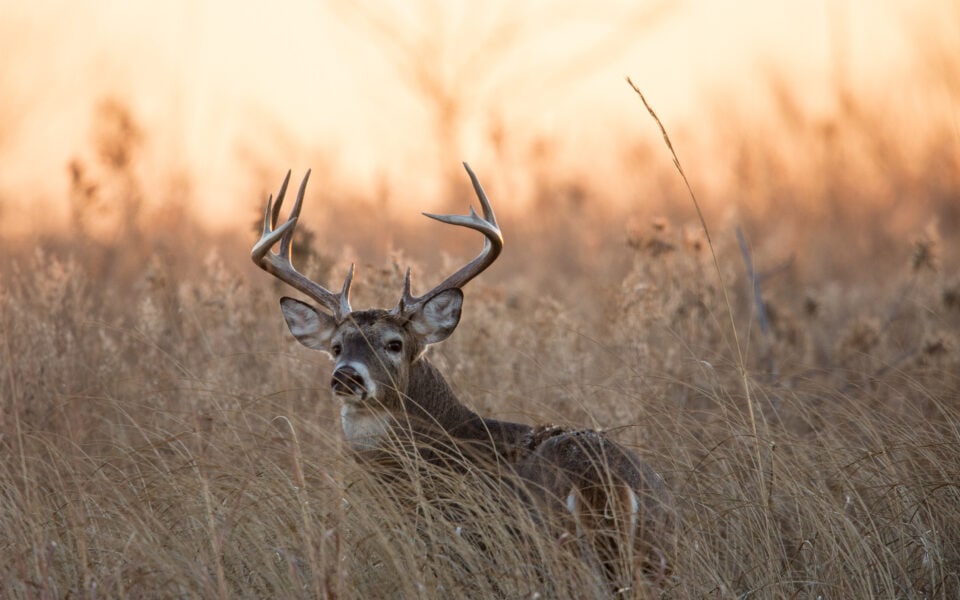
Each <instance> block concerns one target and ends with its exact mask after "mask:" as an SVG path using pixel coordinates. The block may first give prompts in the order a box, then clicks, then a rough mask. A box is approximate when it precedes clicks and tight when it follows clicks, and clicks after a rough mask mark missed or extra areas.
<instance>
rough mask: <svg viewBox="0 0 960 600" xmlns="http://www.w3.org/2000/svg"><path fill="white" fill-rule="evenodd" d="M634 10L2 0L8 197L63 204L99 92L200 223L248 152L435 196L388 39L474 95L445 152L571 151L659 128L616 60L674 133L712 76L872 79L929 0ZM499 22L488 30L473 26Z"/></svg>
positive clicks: (698, 4)
mask: <svg viewBox="0 0 960 600" xmlns="http://www.w3.org/2000/svg"><path fill="white" fill-rule="evenodd" d="M637 4H638V3H637V2H631V1H626V0H624V1H617V0H607V1H606V2H602V3H594V4H593V5H591V7H590V8H589V10H587V9H581V8H577V6H578V3H574V2H571V3H558V2H550V3H548V2H533V3H522V4H518V3H507V2H503V3H493V2H490V3H476V2H426V1H424V2H414V3H408V2H400V1H396V2H386V3H380V4H378V5H377V6H378V7H379V8H378V10H377V11H375V13H374V14H377V15H380V16H385V17H388V18H387V19H386V20H385V23H386V24H387V26H388V27H395V28H396V29H395V31H394V32H393V33H391V34H388V35H387V36H385V37H380V38H377V37H375V36H374V35H372V33H371V32H372V31H374V30H375V29H376V28H375V27H374V26H372V25H370V23H369V22H363V21H362V20H361V19H360V18H357V17H356V15H355V14H354V15H353V17H351V14H353V13H351V12H350V11H349V10H346V9H343V8H340V9H337V8H336V6H335V5H336V3H335V2H304V1H290V2H278V3H270V4H269V7H268V4H267V3H252V2H233V1H230V2H228V1H224V0H206V1H202V0H177V1H172V2H163V3H160V2H149V3H148V2H130V1H129V0H99V1H97V2H89V3H76V2H54V1H49V0H47V1H32V2H24V1H23V0H0V11H2V14H3V15H4V17H3V22H2V23H0V57H2V58H0V61H3V64H2V68H0V73H2V74H0V86H2V88H3V98H4V100H3V107H4V110H3V111H2V113H0V128H2V129H0V131H2V133H0V158H2V160H3V164H4V168H3V170H2V171H0V190H2V191H3V192H4V195H5V196H7V200H6V202H7V204H8V206H10V204H11V203H12V202H19V203H29V202H32V200H33V199H35V198H37V197H40V198H44V199H46V200H50V201H55V199H56V198H62V197H63V196H64V195H65V190H66V188H67V183H66V168H65V165H66V163H67V161H68V160H69V158H70V157H71V156H73V155H75V154H76V153H77V152H78V151H81V150H83V149H84V148H86V147H87V139H88V136H89V132H90V121H91V114H92V107H93V106H95V105H96V103H97V102H98V101H99V100H101V99H103V98H105V97H113V98H117V99H120V100H122V101H124V102H126V103H128V104H129V106H130V107H131V109H132V111H133V114H134V115H135V117H136V118H137V119H138V120H139V121H140V123H141V125H142V126H143V128H144V129H145V131H146V132H147V140H148V143H147V146H146V150H145V156H144V160H145V161H146V164H147V165H148V166H149V167H148V169H146V170H147V171H148V173H153V174H154V175H156V176H157V177H164V176H167V175H168V174H169V172H170V170H171V169H177V168H181V169H186V170H188V171H189V172H190V173H191V174H192V175H193V176H194V177H195V181H196V188H195V189H196V191H197V192H198V197H200V198H203V209H204V210H203V211H201V214H204V215H206V216H207V217H208V218H213V215H215V214H217V213H218V212H220V211H223V210H224V209H227V210H228V211H229V209H230V208H231V207H232V206H236V207H237V210H236V211H233V212H242V216H243V218H244V219H245V220H246V218H247V216H248V215H247V213H246V211H247V208H248V207H249V206H250V204H251V199H250V198H249V197H248V195H249V193H250V191H249V190H250V185H251V183H252V181H251V179H250V178H249V177H246V175H245V173H244V171H243V169H244V168H245V167H248V166H249V163H246V164H245V163H244V160H245V159H244V158H243V157H244V156H248V157H249V156H250V155H251V154H252V155H253V156H254V157H255V158H256V159H257V160H259V161H262V164H266V165H268V166H272V165H277V181H278V182H279V180H280V178H281V177H282V173H283V169H285V168H286V167H288V166H289V167H292V168H294V169H295V170H302V169H305V168H307V167H310V166H317V165H315V164H309V163H310V162H311V160H314V161H315V160H316V159H317V158H316V157H317V156H318V153H324V154H326V155H328V156H329V157H330V159H331V160H333V161H334V162H333V165H334V167H335V168H336V170H337V172H338V173H340V174H343V175H344V176H348V177H351V178H354V179H356V180H357V181H359V182H362V185H363V186H367V187H369V186H372V185H373V183H372V181H373V180H374V179H375V178H376V177H379V176H384V177H387V178H388V180H389V181H390V182H391V183H403V184H404V185H407V186H410V187H409V189H410V191H411V193H419V192H423V193H429V191H430V190H432V189H433V186H434V185H435V184H436V180H437V179H438V173H437V171H436V165H437V161H436V160H435V159H436V155H435V152H436V151H435V149H433V148H432V147H430V146H428V145H425V144H424V143H423V140H425V139H426V140H432V139H434V136H433V133H432V130H431V121H430V120H429V116H430V113H429V110H428V109H427V108H425V105H424V102H423V101H422V99H421V98H419V97H418V96H417V95H416V94H414V93H411V87H410V86H409V85H408V82H409V80H404V79H403V78H402V77H400V76H398V75H397V64H398V63H397V62H396V61H391V59H390V58H389V57H390V56H393V57H397V56H402V52H398V51H397V50H392V51H391V50H388V44H389V43H390V40H396V39H397V38H399V39H401V40H402V41H412V42H416V43H420V42H422V41H423V40H426V41H427V43H430V44H432V45H431V46H429V47H426V48H427V49H425V50H421V51H419V52H420V55H423V56H427V57H429V59H430V61H432V64H433V65H434V66H435V68H434V69H433V71H434V72H437V70H438V69H441V70H444V72H446V73H447V74H448V75H447V77H446V79H444V80H445V81H449V82H454V83H452V84H451V85H452V86H453V87H454V88H456V89H459V90H461V96H462V97H463V98H468V99H469V102H468V103H467V104H466V105H465V107H464V112H463V119H462V123H463V124H464V126H463V137H462V146H461V147H462V154H463V156H452V157H449V161H450V162H451V164H454V165H458V164H459V161H460V160H469V161H471V162H473V163H474V164H483V162H484V161H485V160H488V159H489V158H490V156H491V152H492V150H491V148H490V145H491V144H490V142H489V140H488V138H487V137H486V136H485V132H487V131H489V124H490V119H491V118H492V117H494V116H495V117H496V118H497V119H499V120H500V121H501V122H502V123H503V124H504V125H505V127H506V128H507V131H510V132H515V133H513V135H516V136H518V139H526V138H529V137H531V136H533V135H536V134H538V133H539V134H545V135H551V136H553V137H555V138H557V139H559V140H563V141H564V142H565V143H566V144H568V145H569V147H572V148H577V149H578V151H580V152H584V151H588V152H589V151H591V150H592V149H602V148H609V147H611V146H612V145H615V144H618V143H620V142H621V141H622V140H623V139H624V138H625V137H626V136H634V137H635V136H640V135H646V136H656V133H655V132H654V131H653V130H652V128H651V124H650V123H649V120H648V118H647V117H646V115H645V113H644V112H643V111H642V110H641V108H640V106H639V105H638V103H637V99H636V97H635V96H634V95H633V93H632V92H631V91H630V90H629V88H628V87H627V86H626V84H625V83H624V81H623V79H624V77H625V76H627V75H629V76H631V77H632V78H633V80H634V81H635V82H637V83H638V84H639V85H640V86H641V88H642V89H643V90H644V93H645V95H646V96H647V98H648V99H649V100H650V101H651V102H652V103H653V105H654V106H655V108H656V109H657V110H658V112H659V113H660V116H661V117H662V118H663V119H664V121H665V123H666V124H667V126H668V127H675V128H676V127H682V126H683V125H684V124H687V123H690V122H691V120H694V119H696V118H698V115H708V114H709V115H710V116H714V117H715V115H716V113H715V109H716V105H715V98H714V96H713V94H714V93H715V92H716V91H717V90H721V91H722V92H723V94H725V95H726V96H727V97H728V98H733V99H734V100H735V102H736V103H737V104H740V105H745V106H748V105H749V103H750V99H751V97H753V96H755V95H757V93H758V91H760V90H761V89H762V86H764V85H766V84H767V83H768V77H767V75H765V73H769V72H771V71H772V72H776V73H777V74H778V75H779V76H781V77H785V78H786V79H787V80H789V81H791V82H796V83H797V84H798V88H799V89H803V90H804V96H805V97H804V100H805V101H807V102H809V103H810V105H811V106H814V107H816V106H818V104H821V103H828V102H829V101H830V100H829V99H830V98H831V96H830V95H829V93H828V90H829V89H830V87H831V85H832V84H833V82H834V81H835V80H836V77H837V76H838V74H841V75H842V76H844V77H845V78H847V79H849V80H852V81H853V82H854V83H856V84H859V83H860V82H862V83H863V84H864V85H866V86H869V85H871V82H874V83H873V85H876V86H877V89H882V86H881V85H880V83H878V82H883V81H884V77H885V76H886V75H889V74H890V73H896V72H897V70H898V69H903V68H905V66H906V65H907V64H908V63H909V62H910V60H911V59H913V58H914V57H912V56H911V45H912V43H913V41H914V40H915V39H916V36H917V35H918V31H920V30H921V29H922V27H923V26H924V23H927V22H928V21H929V20H930V19H931V18H935V17H931V15H936V13H937V10H940V3H938V2H935V1H933V0H931V1H928V2H919V1H910V0H885V1H882V2H875V1H868V0H846V1H844V0H822V1H821V2H809V1H804V0H782V1H780V2H770V1H768V0H738V1H734V0H713V1H711V0H700V1H687V2H672V3H671V2H667V3H664V4H663V5H662V6H661V5H657V4H656V3H653V2H650V3H648V6H649V7H650V8H649V9H637V8H636V6H635V5H637ZM410 6H413V7H414V8H409V7H410ZM516 6H522V7H523V8H522V9H518V8H516ZM657 6H661V8H656V7H657ZM946 14H947V15H949V14H953V15H954V16H955V15H956V11H953V12H952V13H951V12H950V11H946ZM492 34H497V37H498V42H497V43H492V42H489V41H488V42H484V41H483V39H484V38H485V37H489V36H490V35H492ZM474 53H476V54H478V55H479V56H480V57H481V58H480V59H478V60H477V62H475V63H470V64H471V65H474V66H475V68H472V69H471V71H470V72H463V71H464V67H463V66H462V65H463V64H465V60H464V57H465V56H468V55H470V54H474ZM457 86H459V87H457ZM414 173H415V174H416V176H412V175H411V174H414ZM148 183H149V182H148ZM314 185H317V184H316V183H315V184H314ZM25 190H30V191H29V192H25ZM241 209H242V211H241ZM25 214H27V215H30V217H29V218H37V215H36V214H35V213H31V212H30V211H29V210H27V211H26V213H25ZM7 219H8V218H7V217H5V218H4V220H7ZM8 222H9V221H8Z"/></svg>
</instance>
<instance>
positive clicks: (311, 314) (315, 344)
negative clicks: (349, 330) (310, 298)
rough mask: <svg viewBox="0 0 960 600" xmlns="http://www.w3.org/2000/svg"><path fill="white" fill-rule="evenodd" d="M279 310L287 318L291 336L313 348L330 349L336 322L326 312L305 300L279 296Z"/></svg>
mask: <svg viewBox="0 0 960 600" xmlns="http://www.w3.org/2000/svg"><path fill="white" fill-rule="evenodd" d="M280 310H281V311H283V317H284V318H285V319H286V320H287V327H289V328H290V333H292V334H293V337H295V338H297V340H298V341H299V342H300V343H301V344H303V345H304V346H306V347H307V348H313V349H314V350H323V351H325V352H327V351H329V349H330V340H331V339H332V338H333V333H334V332H335V331H336V330H337V322H336V321H335V320H334V319H333V317H331V316H330V315H328V314H327V313H324V312H320V311H319V310H317V309H316V308H314V307H313V306H310V305H309V304H307V303H306V302H301V301H299V300H294V299H293V298H286V297H284V298H281V299H280Z"/></svg>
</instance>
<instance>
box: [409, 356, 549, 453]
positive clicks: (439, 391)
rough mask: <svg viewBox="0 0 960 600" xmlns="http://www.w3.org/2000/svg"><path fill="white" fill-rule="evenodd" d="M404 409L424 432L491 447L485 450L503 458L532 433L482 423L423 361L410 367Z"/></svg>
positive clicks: (517, 425)
mask: <svg viewBox="0 0 960 600" xmlns="http://www.w3.org/2000/svg"><path fill="white" fill-rule="evenodd" d="M405 409H406V412H407V414H408V415H410V416H411V417H415V422H418V423H422V424H423V426H424V427H426V428H430V429H436V428H439V429H441V430H442V431H443V432H444V434H445V435H448V436H450V437H452V438H454V439H457V440H462V441H465V442H471V443H474V444H476V445H482V446H487V447H489V446H492V448H489V449H491V450H493V451H494V452H496V453H497V454H499V455H502V456H504V457H507V456H511V455H513V454H514V453H515V448H516V447H517V446H518V445H520V444H521V443H523V440H524V439H525V436H527V435H529V433H530V431H531V430H532V428H531V427H530V426H529V425H522V424H520V423H511V422H508V421H499V420H497V419H485V418H483V417H481V416H480V415H478V414H477V413H475V412H473V411H472V410H470V409H469V408H467V407H466V406H465V405H464V404H463V403H462V402H460V400H459V399H458V398H457V396H456V394H455V393H454V391H453V388H451V387H450V384H448V383H447V381H446V379H444V377H443V375H442V374H441V373H440V371H439V370H438V369H437V368H436V367H434V366H433V365H432V364H431V363H430V361H429V360H428V359H427V358H426V357H424V358H421V359H420V360H419V361H417V362H416V363H415V364H414V365H412V367H411V371H410V380H409V385H408V386H407V399H406V402H405Z"/></svg>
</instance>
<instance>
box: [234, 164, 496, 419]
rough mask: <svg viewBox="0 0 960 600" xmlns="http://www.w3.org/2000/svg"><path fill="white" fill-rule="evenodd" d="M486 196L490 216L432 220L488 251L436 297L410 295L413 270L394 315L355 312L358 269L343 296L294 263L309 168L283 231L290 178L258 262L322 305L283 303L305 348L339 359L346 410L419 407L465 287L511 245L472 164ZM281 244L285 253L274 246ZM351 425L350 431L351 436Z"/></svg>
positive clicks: (335, 385) (336, 375)
mask: <svg viewBox="0 0 960 600" xmlns="http://www.w3.org/2000/svg"><path fill="white" fill-rule="evenodd" d="M464 167H466V170H467V173H468V174H469V175H470V179H471V181H472V182H473V188H474V190H475V191H476V193H477V196H478V197H479V199H480V205H481V207H482V212H483V217H482V218H481V217H480V216H479V215H477V213H476V212H474V210H473V208H472V207H471V208H470V214H469V215H434V214H429V213H424V214H425V215H426V216H428V217H430V218H432V219H436V220H438V221H441V222H443V223H448V224H451V225H458V226H461V227H466V228H469V229H474V230H476V231H479V232H480V233H482V234H483V236H484V245H483V249H482V250H481V252H480V254H479V255H478V256H477V257H476V258H474V259H473V260H472V261H471V262H469V263H468V264H466V265H465V266H463V267H462V268H461V269H459V270H458V271H456V272H455V273H453V274H452V275H450V276H449V277H447V278H446V279H444V280H443V281H442V282H441V283H440V284H439V285H437V286H436V287H435V288H433V289H431V290H430V291H429V292H427V293H425V294H423V295H421V296H414V295H413V294H412V293H411V291H410V269H407V273H406V277H405V278H404V286H403V292H402V294H401V297H400V300H399V302H398V303H397V305H396V306H395V307H394V308H393V309H390V310H385V309H369V310H361V311H353V310H352V309H351V307H350V284H351V282H352V281H353V274H354V269H353V266H351V267H350V270H349V272H348V273H347V276H346V279H345V280H344V283H343V286H342V288H341V290H340V292H339V293H333V292H331V291H329V290H327V289H326V288H324V287H323V286H321V285H320V284H318V283H316V282H313V281H311V280H310V279H308V278H307V277H305V276H303V275H301V274H300V273H299V272H298V271H297V270H296V269H295V268H294V267H293V264H292V262H291V257H290V249H291V246H292V237H293V232H294V228H295V227H296V224H297V220H298V219H299V216H300V209H301V207H302V203H303V196H304V191H305V189H306V185H307V180H308V179H309V177H310V173H309V171H308V172H307V174H306V176H305V177H304V178H303V182H302V183H301V184H300V190H299V192H298V194H297V199H296V202H295V203H294V206H293V209H292V211H291V213H290V216H289V218H288V219H287V220H286V221H285V222H284V223H283V224H282V225H280V226H277V221H278V218H279V213H280V206H281V204H282V202H283V197H284V195H285V193H286V189H287V184H288V183H289V180H290V174H289V173H287V177H286V178H285V179H284V181H283V184H282V185H281V187H280V191H279V192H278V194H277V198H276V201H274V200H273V198H272V197H271V198H270V200H268V202H267V208H266V212H265V215H264V220H263V234H262V236H261V238H260V241H259V242H257V244H256V245H255V246H254V247H253V251H252V252H251V256H252V258H253V261H254V263H256V264H257V265H258V266H259V267H261V268H262V269H264V270H266V271H267V272H269V273H271V274H272V275H274V276H275V277H277V278H278V279H280V280H281V281H283V282H285V283H287V284H289V285H291V286H292V287H294V288H296V289H297V290H299V291H301V292H303V293H304V294H306V295H307V296H309V297H310V298H311V299H312V300H314V301H315V302H317V304H318V305H312V304H307V303H306V302H301V301H300V300H295V299H293V298H283V299H281V301H280V307H281V310H282V312H283V315H284V318H285V319H286V322H287V325H288V326H289V328H290V332H291V333H292V334H293V335H294V337H296V339H297V340H299V341H300V343H302V344H303V345H305V346H307V347H309V348H313V349H316V350H322V351H323V352H326V353H327V354H328V355H329V356H330V357H331V358H332V359H333V360H334V361H335V365H334V371H333V377H332V379H331V382H330V388H331V390H332V392H333V394H334V396H335V397H337V398H339V399H340V400H341V402H342V403H343V404H344V410H345V411H368V412H369V411H382V412H386V413H389V412H393V411H397V410H400V409H407V408H414V409H416V408H417V407H409V406H407V405H406V404H408V403H409V402H410V399H411V398H412V397H414V396H415V395H414V394H411V393H408V390H409V389H410V387H411V378H412V377H413V378H416V376H417V366H418V365H419V363H420V360H421V357H422V355H423V352H424V350H425V349H426V348H427V346H429V345H430V344H435V343H437V342H441V341H443V340H445V339H447V337H449V336H450V334H451V333H453V331H454V329H456V327H457V324H458V323H459V322H460V310H461V307H462V305H463V292H462V291H461V288H462V287H463V286H464V285H466V283H467V282H469V281H470V280H471V279H473V278H474V277H476V276H477V275H479V274H480V273H481V272H483V271H484V270H485V269H486V268H487V267H489V266H490V265H491V264H493V262H494V261H495V260H496V259H497V256H498V255H499V254H500V251H501V250H502V248H503V237H502V235H501V233H500V228H499V227H498V226H497V220H496V217H495V216H494V213H493V208H492V207H491V206H490V202H489V200H488V199H487V196H486V194H485V193H484V191H483V188H482V187H481V186H480V182H479V180H478V179H477V176H476V175H475V174H474V172H473V171H472V170H471V169H470V167H469V165H467V164H466V163H464ZM277 242H279V243H280V248H279V252H278V253H274V252H272V251H271V248H272V247H273V246H274V245H276V243H277ZM348 427H349V426H348V424H347V421H346V420H345V421H344V429H345V432H346V433H347V437H348V438H349V437H350V435H351V432H350V431H347V429H348Z"/></svg>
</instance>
